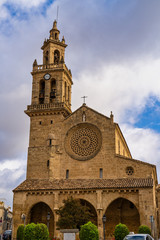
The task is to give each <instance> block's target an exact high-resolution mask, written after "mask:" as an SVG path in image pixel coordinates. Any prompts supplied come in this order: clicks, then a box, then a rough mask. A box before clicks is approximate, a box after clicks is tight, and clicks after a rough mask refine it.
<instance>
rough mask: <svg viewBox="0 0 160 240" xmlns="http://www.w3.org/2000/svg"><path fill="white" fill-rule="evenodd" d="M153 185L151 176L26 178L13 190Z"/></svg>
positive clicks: (146, 186)
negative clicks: (121, 177)
mask: <svg viewBox="0 0 160 240" xmlns="http://www.w3.org/2000/svg"><path fill="white" fill-rule="evenodd" d="M148 187H153V179H152V178H134V179H133V178H123V179H60V180H57V179H54V180H48V179H28V180H25V181H24V182H23V183H21V184H20V185H19V186H18V187H17V188H15V189H14V190H13V191H14V192H17V191H35V190H71V189H86V190H87V189H113V188H114V189H121V188H148Z"/></svg>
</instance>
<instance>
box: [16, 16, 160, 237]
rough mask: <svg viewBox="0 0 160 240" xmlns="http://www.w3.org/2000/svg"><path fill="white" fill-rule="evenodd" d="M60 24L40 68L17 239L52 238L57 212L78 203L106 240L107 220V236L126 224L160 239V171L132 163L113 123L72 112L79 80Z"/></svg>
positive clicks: (19, 191)
mask: <svg viewBox="0 0 160 240" xmlns="http://www.w3.org/2000/svg"><path fill="white" fill-rule="evenodd" d="M59 34H60V32H59V30H58V29H57V23H56V21H54V23H53V28H52V29H51V30H50V36H49V39H47V40H45V41H44V43H43V46H42V48H41V49H42V50H43V64H42V65H38V64H37V61H36V60H35V61H34V63H33V70H32V76H33V82H32V101H31V105H29V106H28V107H27V110H26V111H25V113H26V114H27V115H28V116H29V117H30V139H29V148H28V161H27V176H26V180H25V181H24V182H23V183H21V184H20V185H19V186H18V187H17V188H16V189H14V203H13V214H14V222H13V232H14V233H13V237H15V236H16V230H17V227H18V226H19V224H21V223H23V219H22V216H25V222H26V223H30V222H35V223H36V222H43V223H45V224H47V225H48V227H49V231H50V235H51V236H60V232H59V231H58V230H57V229H56V221H57V220H58V216H57V214H56V210H57V209H58V208H59V207H60V206H62V205H63V200H64V199H67V198H68V197H70V196H72V197H73V198H75V199H80V200H81V202H82V204H83V203H85V204H87V205H88V206H89V207H90V208H91V210H92V212H93V213H94V216H95V219H96V223H97V226H98V229H99V233H100V237H101V238H102V236H103V222H102V217H103V215H104V214H105V215H106V218H107V221H106V228H105V229H106V236H107V238H108V239H109V238H112V237H113V231H114V228H115V225H116V224H118V223H120V222H121V223H125V224H126V225H127V226H128V228H129V230H130V231H133V232H137V230H138V227H139V226H140V225H141V224H145V225H148V226H149V227H151V223H150V216H153V219H154V223H153V224H152V225H154V226H152V232H153V234H154V236H155V237H157V235H158V231H159V230H158V229H159V227H158V222H159V221H158V218H159V216H158V198H157V174H156V167H155V165H152V164H148V163H145V162H142V161H139V160H135V159H133V158H132V156H131V153H130V150H129V148H128V146H127V143H126V141H125V138H124V136H123V134H122V132H121V130H120V128H119V126H118V124H117V123H115V122H114V117H113V114H112V113H111V115H110V116H109V117H106V116H104V115H103V114H101V113H99V112H97V111H95V110H93V109H91V108H90V107H88V106H87V105H86V104H85V103H84V104H83V105H82V106H81V107H80V108H78V109H77V110H76V111H74V112H72V111H71V92H72V84H73V82H72V74H71V70H69V69H68V68H67V66H66V64H65V48H66V47H67V45H66V43H65V39H64V37H63V38H62V40H60V39H59Z"/></svg>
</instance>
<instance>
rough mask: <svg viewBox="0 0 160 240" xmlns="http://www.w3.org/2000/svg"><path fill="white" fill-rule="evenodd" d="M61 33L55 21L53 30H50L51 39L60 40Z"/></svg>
mask: <svg viewBox="0 0 160 240" xmlns="http://www.w3.org/2000/svg"><path fill="white" fill-rule="evenodd" d="M59 34H60V31H59V30H58V29H57V21H56V20H54V22H53V28H52V29H51V30H50V39H54V40H59Z"/></svg>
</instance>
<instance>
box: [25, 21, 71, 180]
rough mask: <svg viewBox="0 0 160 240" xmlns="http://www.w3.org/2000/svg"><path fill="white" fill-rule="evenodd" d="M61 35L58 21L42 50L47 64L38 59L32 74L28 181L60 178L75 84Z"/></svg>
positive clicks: (29, 112)
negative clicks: (64, 127)
mask: <svg viewBox="0 0 160 240" xmlns="http://www.w3.org/2000/svg"><path fill="white" fill-rule="evenodd" d="M59 34H60V31H59V30H58V29H57V22H56V21H54V23H53V27H52V29H51V30H50V36H49V39H45V41H44V43H43V46H42V47H41V49H42V50H43V64H42V65H38V64H37V60H36V59H35V61H34V63H33V70H32V72H31V74H32V76H33V81H32V100H31V105H28V106H27V110H26V111H25V113H26V114H27V115H28V116H29V117H30V139H29V148H28V162H27V179H35V178H36V179H37V178H38V179H39V178H40V179H44V178H45V179H46V178H59V177H60V151H59V148H60V143H59V141H60V138H61V129H62V125H63V121H64V119H65V118H66V117H67V116H69V115H70V114H71V113H72V111H71V87H72V84H73V82H72V74H71V71H70V70H69V69H68V68H67V66H66V64H65V48H66V47H67V45H66V44H65V39H64V37H63V38H62V40H61V41H60V40H59ZM55 166H56V167H55ZM58 166H59V167H58ZM58 169H59V170H58Z"/></svg>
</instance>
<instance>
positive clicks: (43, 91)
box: [39, 80, 45, 104]
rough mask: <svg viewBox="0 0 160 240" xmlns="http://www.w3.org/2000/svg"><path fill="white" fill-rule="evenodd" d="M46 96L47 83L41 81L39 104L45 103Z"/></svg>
mask: <svg viewBox="0 0 160 240" xmlns="http://www.w3.org/2000/svg"><path fill="white" fill-rule="evenodd" d="M44 95H45V81H44V80H41V81H40V83H39V103H40V104H43V103H44Z"/></svg>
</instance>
